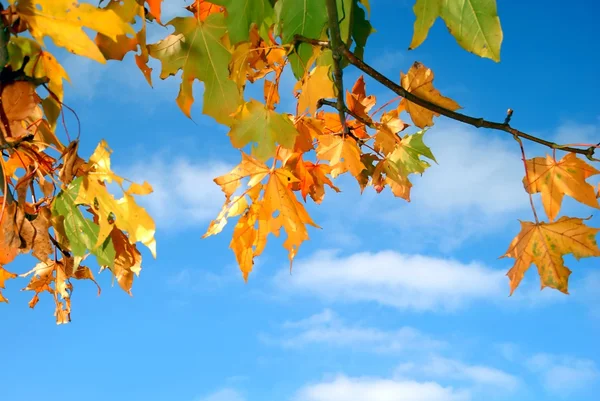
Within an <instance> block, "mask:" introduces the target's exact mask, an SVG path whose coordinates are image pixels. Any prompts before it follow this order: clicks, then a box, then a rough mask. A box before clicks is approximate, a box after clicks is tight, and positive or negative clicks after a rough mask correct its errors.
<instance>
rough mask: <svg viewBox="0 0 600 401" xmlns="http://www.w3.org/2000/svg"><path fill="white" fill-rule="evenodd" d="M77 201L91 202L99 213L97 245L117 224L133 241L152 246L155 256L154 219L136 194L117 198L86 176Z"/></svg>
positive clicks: (92, 206)
mask: <svg viewBox="0 0 600 401" xmlns="http://www.w3.org/2000/svg"><path fill="white" fill-rule="evenodd" d="M75 203H76V204H85V205H88V206H90V207H91V208H92V209H93V210H94V212H95V213H97V214H98V225H99V226H100V231H99V233H98V240H97V242H96V245H95V247H98V246H101V245H102V243H103V242H104V240H105V239H106V238H107V237H108V236H109V235H110V233H111V231H112V229H113V227H114V226H116V227H117V228H118V229H120V230H123V231H127V233H128V234H129V241H130V242H131V243H132V244H133V243H136V242H138V241H139V242H141V243H142V244H144V245H146V246H147V247H148V249H150V252H152V256H154V257H156V241H155V239H154V233H155V231H156V228H155V224H154V220H152V217H150V215H149V214H148V212H147V211H146V209H144V208H143V207H141V206H139V205H138V204H137V203H136V202H135V199H134V198H133V196H131V195H129V194H128V193H125V194H124V195H123V197H122V198H120V199H115V198H114V197H113V196H112V195H111V194H110V193H109V192H108V189H107V188H106V186H105V185H104V184H102V183H101V182H100V181H98V180H96V179H94V178H91V177H89V176H84V179H83V183H82V185H81V189H80V190H79V193H78V194H77V199H75Z"/></svg>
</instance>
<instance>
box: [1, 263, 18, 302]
mask: <svg viewBox="0 0 600 401" xmlns="http://www.w3.org/2000/svg"><path fill="white" fill-rule="evenodd" d="M15 277H17V275H16V274H15V273H11V272H9V271H7V270H4V268H3V267H2V266H0V289H3V288H4V282H5V281H6V280H10V279H11V278H15ZM0 302H6V303H8V299H6V298H4V296H3V295H2V291H0Z"/></svg>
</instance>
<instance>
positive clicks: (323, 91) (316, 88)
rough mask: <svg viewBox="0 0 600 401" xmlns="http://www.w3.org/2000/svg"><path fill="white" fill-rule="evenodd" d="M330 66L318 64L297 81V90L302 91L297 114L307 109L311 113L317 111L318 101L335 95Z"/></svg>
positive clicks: (299, 95) (295, 88) (295, 87)
mask: <svg viewBox="0 0 600 401" xmlns="http://www.w3.org/2000/svg"><path fill="white" fill-rule="evenodd" d="M330 69H331V67H330V66H327V65H317V66H316V67H315V68H313V70H312V71H311V72H310V73H309V74H307V75H306V76H304V78H302V80H301V81H298V82H296V85H295V86H294V90H295V91H300V93H299V94H296V96H298V108H297V114H302V113H304V111H305V110H306V109H308V113H309V114H311V115H313V116H314V115H315V112H316V111H317V103H318V102H319V100H321V99H324V98H333V97H335V90H334V87H333V81H332V80H331V78H330V76H329V75H330V74H329V73H330Z"/></svg>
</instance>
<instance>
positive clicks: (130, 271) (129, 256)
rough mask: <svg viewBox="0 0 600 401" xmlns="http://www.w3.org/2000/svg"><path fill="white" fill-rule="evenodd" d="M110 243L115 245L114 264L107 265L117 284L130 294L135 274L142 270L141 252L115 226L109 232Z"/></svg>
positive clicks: (137, 274)
mask: <svg viewBox="0 0 600 401" xmlns="http://www.w3.org/2000/svg"><path fill="white" fill-rule="evenodd" d="M110 239H111V243H113V244H114V247H115V253H116V255H115V259H114V264H113V265H112V266H110V267H108V268H109V269H110V270H111V271H112V272H113V274H114V275H115V278H116V279H117V283H119V286H120V287H121V288H122V289H123V290H124V291H125V292H127V293H128V294H129V295H131V287H132V285H133V279H134V277H135V276H139V275H140V271H141V270H142V254H141V253H140V251H138V249H137V247H136V246H135V244H132V243H131V242H130V240H129V239H128V238H127V236H126V235H125V234H123V232H122V231H121V230H119V229H117V228H116V227H115V228H114V229H113V230H112V231H111V233H110Z"/></svg>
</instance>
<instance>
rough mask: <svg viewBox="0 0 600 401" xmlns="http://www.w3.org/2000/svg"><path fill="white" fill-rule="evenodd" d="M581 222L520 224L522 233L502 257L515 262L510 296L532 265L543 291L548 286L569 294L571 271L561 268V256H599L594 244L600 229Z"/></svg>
mask: <svg viewBox="0 0 600 401" xmlns="http://www.w3.org/2000/svg"><path fill="white" fill-rule="evenodd" d="M583 220H584V219H579V218H574V217H566V216H563V217H561V218H560V219H559V220H557V221H556V222H554V223H543V222H542V223H539V224H535V223H531V222H528V221H522V222H521V232H520V233H519V234H518V235H517V236H516V237H515V238H514V239H513V240H512V242H511V244H510V246H509V247H508V250H507V251H506V253H505V254H504V255H503V256H501V257H509V258H514V259H516V260H515V264H514V266H513V267H512V268H511V269H510V270H509V271H508V274H507V276H508V277H509V279H510V293H511V295H512V293H513V292H514V291H515V289H516V288H517V287H518V286H519V283H520V282H521V280H522V279H523V276H524V275H525V272H526V271H527V269H529V267H530V266H531V264H532V263H533V264H535V265H536V266H537V269H538V273H539V275H540V279H541V285H542V289H544V287H551V288H555V289H557V290H559V291H561V292H564V293H565V294H568V282H569V275H570V274H571V270H569V269H568V268H567V267H566V266H565V265H564V261H563V256H564V255H567V254H572V255H573V256H574V257H575V258H576V259H577V260H579V259H581V258H586V257H591V256H600V249H598V244H597V243H596V234H597V233H598V231H600V229H598V228H592V227H588V226H586V225H585V224H584V223H583Z"/></svg>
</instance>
